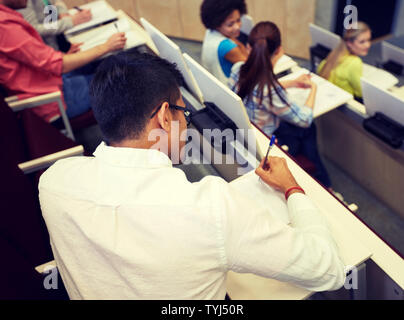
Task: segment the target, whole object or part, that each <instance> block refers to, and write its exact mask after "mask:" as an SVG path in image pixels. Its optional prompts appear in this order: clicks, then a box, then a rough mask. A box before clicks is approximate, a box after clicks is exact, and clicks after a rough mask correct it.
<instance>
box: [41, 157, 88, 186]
mask: <svg viewBox="0 0 404 320" xmlns="http://www.w3.org/2000/svg"><path fill="white" fill-rule="evenodd" d="M93 160H94V157H83V156H78V157H70V158H66V159H61V160H58V161H56V162H55V163H54V164H53V165H52V166H51V167H49V168H48V169H47V170H46V171H45V172H44V173H43V174H42V175H41V178H40V184H41V185H48V184H53V183H54V182H56V181H61V180H62V179H64V177H65V176H70V175H72V174H73V173H75V172H78V171H80V170H87V169H88V165H90V164H91V163H92V162H93ZM85 168H87V169H85Z"/></svg>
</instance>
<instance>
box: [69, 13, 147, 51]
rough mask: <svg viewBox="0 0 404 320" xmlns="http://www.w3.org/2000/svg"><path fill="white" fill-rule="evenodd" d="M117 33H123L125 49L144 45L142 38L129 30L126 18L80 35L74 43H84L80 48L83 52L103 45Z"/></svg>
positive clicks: (129, 26)
mask: <svg viewBox="0 0 404 320" xmlns="http://www.w3.org/2000/svg"><path fill="white" fill-rule="evenodd" d="M118 32H125V35H126V38H127V40H126V45H125V49H130V48H133V47H136V46H140V45H142V44H144V43H145V40H144V38H142V37H139V36H138V34H137V33H136V31H135V30H133V29H131V25H130V22H129V21H128V20H127V19H126V18H120V19H119V20H117V21H115V22H111V23H109V24H107V25H104V26H102V27H99V28H97V30H91V31H88V32H86V33H83V34H80V35H78V36H76V37H75V42H84V44H83V45H82V46H81V47H80V48H81V50H82V51H85V50H88V49H91V48H93V47H95V46H98V45H100V44H103V43H105V42H106V41H107V40H108V38H109V37H111V36H112V35H114V34H115V33H118Z"/></svg>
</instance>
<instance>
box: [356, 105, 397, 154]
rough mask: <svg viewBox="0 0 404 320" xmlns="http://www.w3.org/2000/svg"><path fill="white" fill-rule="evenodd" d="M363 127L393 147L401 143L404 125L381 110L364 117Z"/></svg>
mask: <svg viewBox="0 0 404 320" xmlns="http://www.w3.org/2000/svg"><path fill="white" fill-rule="evenodd" d="M363 127H364V128H365V129H366V130H367V131H369V132H370V133H372V134H373V135H375V136H376V137H378V138H379V139H381V140H382V141H384V142H385V143H387V144H388V145H390V146H391V147H393V148H394V149H399V148H400V147H401V146H402V144H403V140H404V126H403V125H401V124H400V123H398V122H396V121H394V120H392V119H390V118H389V117H387V116H386V115H384V114H383V113H381V112H376V114H375V115H374V116H373V117H370V118H368V119H365V120H364V121H363Z"/></svg>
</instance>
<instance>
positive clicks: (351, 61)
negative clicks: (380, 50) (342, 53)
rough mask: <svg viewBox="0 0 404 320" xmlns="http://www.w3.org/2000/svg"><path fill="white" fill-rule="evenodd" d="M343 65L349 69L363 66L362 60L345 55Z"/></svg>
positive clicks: (354, 56) (351, 55)
mask: <svg viewBox="0 0 404 320" xmlns="http://www.w3.org/2000/svg"><path fill="white" fill-rule="evenodd" d="M344 63H345V64H346V65H349V66H351V67H361V66H362V65H363V62H362V59H361V58H360V57H358V56H356V55H353V54H350V55H347V56H346V57H345V58H344Z"/></svg>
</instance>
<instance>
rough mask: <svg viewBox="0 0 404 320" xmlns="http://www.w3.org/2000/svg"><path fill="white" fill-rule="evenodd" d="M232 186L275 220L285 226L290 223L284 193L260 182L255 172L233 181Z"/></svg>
mask: <svg viewBox="0 0 404 320" xmlns="http://www.w3.org/2000/svg"><path fill="white" fill-rule="evenodd" d="M230 185H231V186H232V187H233V188H235V189H236V190H238V191H239V192H241V193H242V194H243V195H244V196H246V197H248V198H250V199H251V202H254V203H255V204H256V205H259V206H261V207H263V208H266V209H267V210H268V211H269V213H270V214H271V215H272V216H273V217H274V218H277V219H279V220H281V221H282V222H283V223H285V224H289V223H290V218H289V210H288V206H287V204H286V201H285V197H284V195H283V193H281V192H279V191H276V190H275V189H273V188H271V187H270V186H268V185H267V184H265V183H264V182H262V181H260V179H259V177H258V176H257V175H256V174H255V172H254V171H251V172H249V173H247V174H245V175H244V176H242V177H240V178H238V179H236V180H234V181H232V182H231V183H230Z"/></svg>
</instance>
